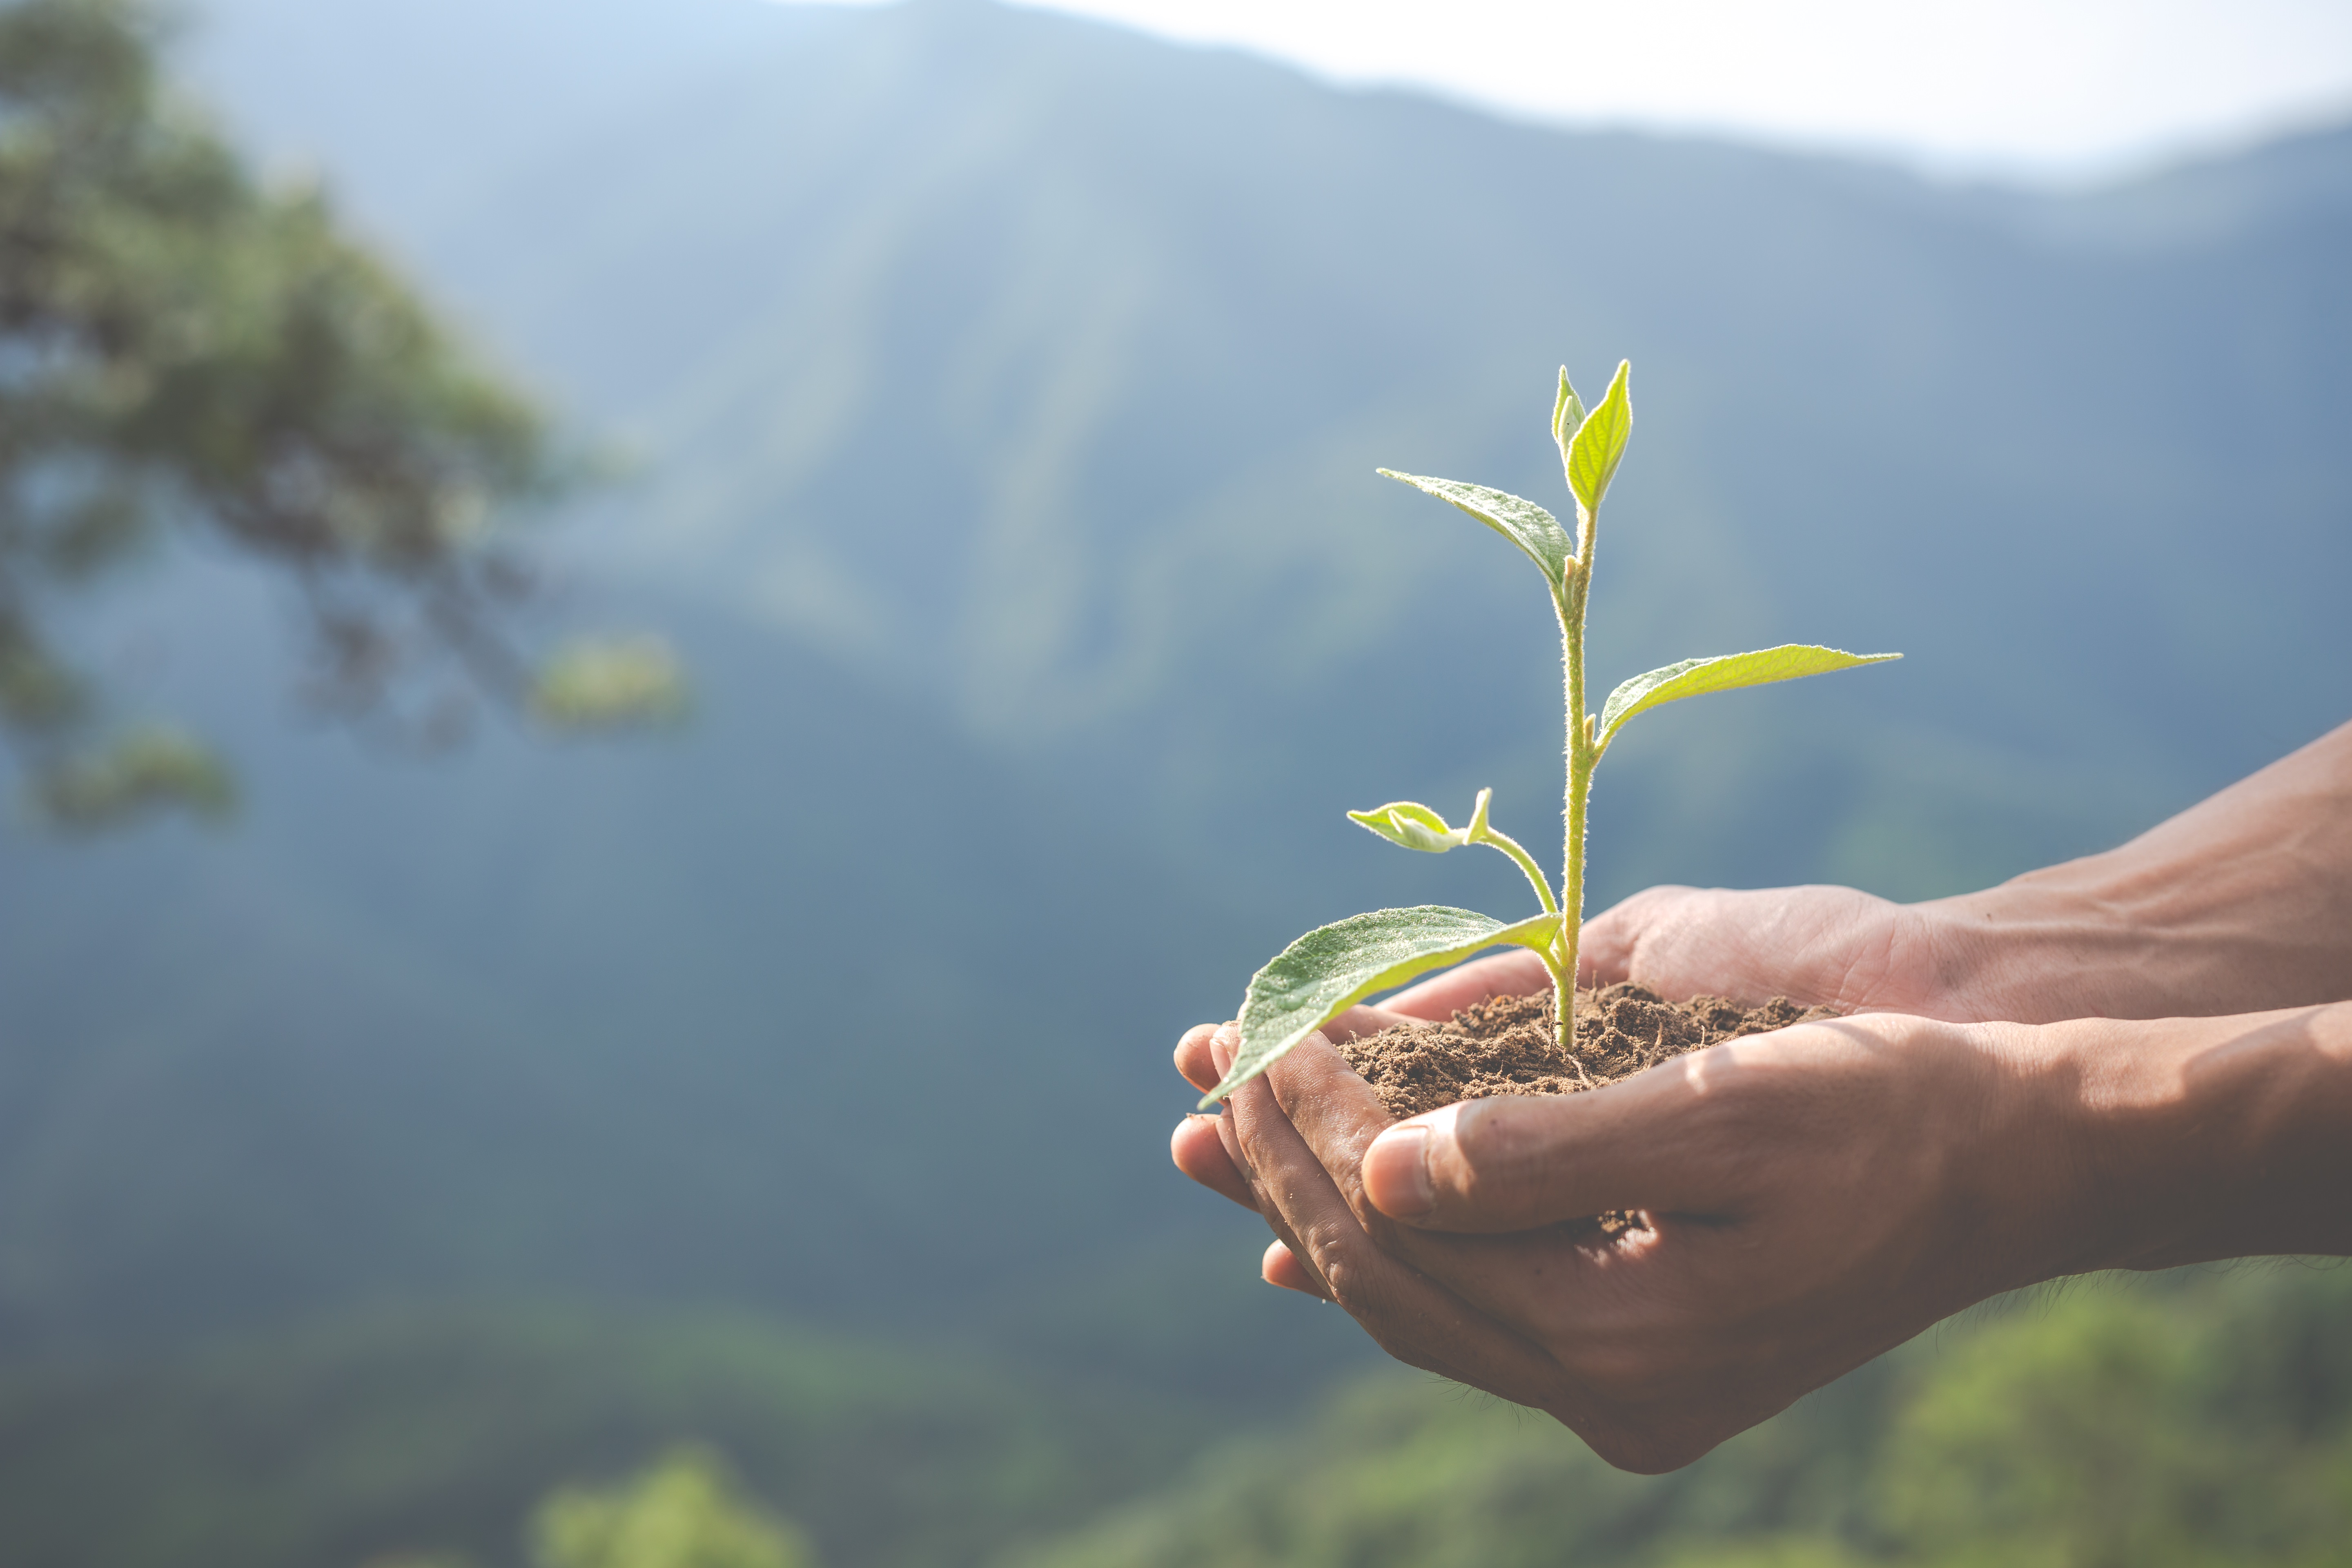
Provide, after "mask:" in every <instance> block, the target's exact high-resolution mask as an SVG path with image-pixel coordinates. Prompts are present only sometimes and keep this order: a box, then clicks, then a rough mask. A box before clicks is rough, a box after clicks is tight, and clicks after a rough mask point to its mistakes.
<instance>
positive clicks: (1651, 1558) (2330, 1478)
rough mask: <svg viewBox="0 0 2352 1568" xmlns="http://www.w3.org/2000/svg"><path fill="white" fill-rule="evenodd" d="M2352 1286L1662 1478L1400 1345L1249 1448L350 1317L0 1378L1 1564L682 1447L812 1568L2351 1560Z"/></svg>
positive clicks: (1908, 1369)
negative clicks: (780, 1520)
mask: <svg viewBox="0 0 2352 1568" xmlns="http://www.w3.org/2000/svg"><path fill="white" fill-rule="evenodd" d="M2347 1309H2352V1277H2347V1274H2346V1273H2345V1272H2344V1271H2342V1270H2314V1269H2310V1268H2298V1267H2290V1268H2277V1269H2267V1268H2266V1269H2255V1270H2245V1271H2239V1272H2235V1273H2226V1272H2214V1271H2205V1272H2200V1273H2192V1274H2189V1275H2185V1276H2173V1277H2167V1278H2161V1279H2156V1280H2152V1281H2149V1280H2142V1281H2137V1282H2133V1283H2129V1284H2126V1283H2123V1282H2119V1281H2115V1280H2105V1281H2098V1282H2093V1283H2089V1284H2087V1285H2084V1286H2079V1287H2076V1288H2074V1289H2068V1290H2066V1291H2063V1292H2060V1293H2056V1294H2042V1295H2040V1296H2035V1297H2030V1298H2027V1299H2025V1300H2018V1301H2011V1302H2009V1303H2005V1304H2003V1305H2002V1306H2000V1308H1998V1309H1996V1310H1990V1311H1985V1312H1979V1313H1975V1314H1971V1315H1969V1316H1968V1317H1966V1318H1963V1319H1962V1320H1960V1321H1957V1322H1955V1323H1952V1324H1948V1325H1947V1326H1946V1327H1945V1328H1944V1329H1942V1330H1940V1331H1937V1333H1935V1334H1932V1335H1928V1336H1926V1337H1923V1338H1922V1339H1921V1340H1919V1341H1917V1342H1914V1343H1913V1344H1911V1345H1910V1346H1907V1347H1906V1348H1905V1349H1904V1350H1902V1351H1900V1352H1895V1354H1894V1355H1892V1356H1890V1357H1887V1358H1885V1359H1883V1360H1882V1361H1880V1362H1878V1363H1874V1364H1873V1365H1871V1366H1869V1367H1865V1368H1864V1369H1862V1370H1861V1371H1859V1372H1857V1373H1853V1374H1852V1375H1850V1376H1848V1377H1847V1378H1845V1379H1843V1381H1841V1382H1840V1383H1838V1384H1833V1385H1832V1386H1831V1387H1830V1388H1828V1389H1826V1390H1824V1391H1822V1392H1821V1393H1820V1394H1815V1395H1813V1396H1812V1397H1811V1398H1809V1399H1807V1400H1805V1401H1803V1402H1801V1403H1800V1404H1799V1405H1796V1406H1795V1407H1794V1408H1792V1409H1790V1411H1788V1412H1786V1413H1784V1414H1783V1415H1780V1416H1778V1417H1776V1418H1775V1419H1773V1420H1772V1421H1770V1422H1769V1423H1767V1424H1766V1425H1765V1426H1761V1427H1759V1428H1757V1429H1756V1430H1755V1431H1753V1432H1750V1433H1748V1434H1747V1435H1745V1436H1741V1437H1738V1438H1736V1439H1734V1440H1733V1441H1732V1442H1731V1443H1729V1444H1727V1445H1726V1446H1725V1447H1722V1448H1721V1449H1719V1450H1717V1452H1716V1453H1714V1454H1711V1455H1709V1456H1708V1457H1707V1458H1705V1459H1703V1460H1701V1461H1700V1462H1699V1463H1698V1464H1696V1465H1695V1466H1693V1467H1691V1468H1688V1469H1686V1470H1684V1471H1680V1472H1678V1473H1676V1474H1675V1475H1672V1476H1666V1477H1638V1476H1629V1475H1624V1474H1622V1473H1619V1472H1617V1471H1613V1470H1611V1469H1609V1468H1607V1467H1606V1466H1604V1465H1602V1464H1601V1462H1600V1461H1599V1460H1597V1459H1595V1458H1593V1457H1592V1455H1591V1453H1590V1452H1589V1451H1588V1450H1586V1449H1585V1448H1584V1447H1583V1446H1582V1445H1581V1444H1580V1443H1578V1442H1577V1441H1576V1439H1575V1438H1574V1437H1573V1436H1570V1434H1568V1433H1567V1432H1566V1431H1564V1430H1562V1429H1561V1428H1559V1426H1555V1425H1554V1424H1553V1423H1551V1422H1550V1421H1549V1419H1546V1418H1544V1417H1540V1416H1537V1415H1532V1414H1530V1413H1528V1412H1524V1411H1518V1410H1516V1409H1513V1408H1511V1407H1509V1406H1507V1405H1500V1404H1498V1403H1496V1402H1495V1401H1493V1400H1490V1399H1488V1398H1486V1396H1484V1395H1479V1394H1470V1393H1467V1392H1466V1391H1464V1390H1461V1389H1458V1388H1454V1387H1452V1386H1450V1385H1447V1384H1442V1383H1438V1382H1436V1381H1434V1380H1432V1379H1429V1378H1427V1377H1423V1376H1420V1375H1418V1374H1412V1373H1403V1372H1402V1371H1400V1370H1397V1369H1390V1370H1387V1371H1383V1372H1380V1373H1371V1374H1367V1375H1364V1376H1362V1377H1360V1378H1358V1379H1356V1380H1355V1381H1353V1382H1351V1383H1350V1384H1348V1385H1347V1386H1345V1387H1343V1388H1341V1389H1339V1390H1338V1391H1336V1392H1335V1393H1333V1394H1330V1395H1329V1396H1328V1398H1326V1399H1324V1400H1321V1401H1319V1402H1318V1407H1317V1408H1316V1409H1315V1410H1314V1411H1313V1412H1312V1413H1311V1414H1310V1415H1307V1417H1306V1418H1304V1419H1299V1420H1295V1421H1289V1422H1285V1423H1282V1424H1279V1425H1276V1426H1272V1427H1265V1426H1256V1429H1254V1430H1247V1431H1245V1432H1244V1433H1243V1434H1242V1435H1238V1436H1236V1435H1234V1433H1235V1430H1236V1428H1247V1427H1251V1426H1254V1425H1255V1423H1256V1422H1257V1419H1258V1418H1257V1416H1256V1415H1255V1412H1254V1411H1253V1410H1251V1409H1250V1408H1249V1407H1247V1406H1240V1407H1237V1406H1235V1405H1234V1404H1233V1403H1232V1402H1231V1401H1230V1400H1227V1399H1220V1398H1216V1397H1213V1396H1209V1397H1191V1398H1185V1397H1177V1396H1171V1395H1169V1394H1157V1395H1139V1394H1137V1393H1136V1392H1134V1391H1133V1390H1130V1389H1122V1388H1114V1387H1107V1386H1105V1385H1104V1384H1101V1383H1099V1382H1098V1381H1097V1380H1095V1379H1092V1378H1082V1379H1071V1378H1067V1377H1060V1376H1055V1375H1053V1374H1050V1373H1041V1372H1039V1371H1038V1370H1037V1369H1036V1368H1035V1367H1034V1366H1024V1365H1023V1364H1021V1363H1007V1362H1005V1361H1003V1360H1001V1359H998V1358H993V1357H990V1356H985V1355H975V1354H973V1353H972V1352H971V1351H970V1349H969V1348H968V1347H957V1346H953V1345H949V1344H942V1343H940V1342H923V1341H913V1342H909V1341H908V1340H905V1339H898V1340H894V1341H887V1342H886V1341H878V1340H876V1339H874V1338H872V1337H870V1336H858V1335H846V1334H841V1333H826V1332H818V1331H810V1330H807V1329H805V1328H799V1327H793V1326H792V1325H789V1324H783V1323H779V1322H776V1321H769V1320H761V1319H757V1318H751V1317H746V1316H742V1315H740V1314H713V1313H708V1312H705V1313H679V1312H668V1313H646V1312H637V1313H624V1312H615V1311H614V1310H609V1309H608V1310H579V1309H552V1308H546V1307H539V1308H529V1307H517V1306H511V1305H510V1306H508V1307H504V1308H500V1309H496V1310H488V1309H482V1308H476V1309H470V1310H462V1311H452V1310H438V1311H409V1312H378V1313H375V1314H372V1315H369V1316H366V1317H363V1318H361V1319H359V1320H356V1321H347V1322H345V1323H343V1324H341V1325H338V1326H334V1327H331V1328H324V1329H310V1330H304V1331H278V1332H276V1333H273V1334H271V1335H268V1336H267V1337H260V1336H247V1337H244V1338H240V1339H237V1340H234V1341H231V1342H225V1343H221V1344H218V1345H215V1346H212V1347H209V1348H206V1349H203V1350H200V1351H194V1352H178V1353H174V1354H169V1355H157V1354H148V1355H143V1356H118V1357H115V1358H112V1359H110V1360H107V1361H103V1362H91V1361H85V1362H81V1363H67V1364H53V1365H47V1366H34V1367H26V1366H22V1365H19V1366H17V1367H16V1368H14V1369H10V1370H5V1371H0V1558H5V1561H7V1562H8V1563H12V1564H17V1563H22V1564H26V1565H29V1568H75V1565H79V1564H86V1563H87V1564H105V1565H107V1568H145V1565H147V1564H154V1565H156V1568H165V1565H169V1568H213V1565H215V1564H217V1565H219V1568H232V1565H233V1568H315V1565H318V1564H334V1563H345V1564H352V1565H355V1568H356V1565H357V1564H362V1563H377V1562H383V1561H385V1560H386V1559H387V1555H388V1554H392V1553H415V1554H418V1555H423V1554H425V1553H432V1554H435V1555H436V1558H439V1559H443V1560H446V1558H448V1557H453V1556H454V1557H456V1558H457V1560H459V1561H462V1562H464V1563H469V1564H471V1565H472V1568H520V1564H521V1563H522V1562H523V1557H522V1552H521V1541H522V1524H523V1521H525V1520H526V1519H527V1518H529V1517H530V1512H531V1510H532V1508H533V1505H534V1504H535V1503H536V1502H537V1501H538V1500H540V1499H541V1498H543V1497H544V1496H546V1495H547V1494H548V1493H549V1492H550V1491H551V1490H552V1489H555V1488H557V1487H560V1486H564V1485H571V1484H579V1483H583V1482H587V1483H598V1484H602V1483H605V1482H609V1481H611V1480H614V1479H618V1478H621V1477H624V1476H626V1475H628V1474H630V1473H632V1472H634V1471H636V1470H637V1469H639V1468H640V1467H642V1466H644V1465H646V1464H647V1463H648V1462H649V1461H651V1460H653V1459H654V1458H656V1457H657V1456H659V1455H661V1454H663V1453H665V1452H667V1451H670V1450H672V1449H674V1448H675V1447H676V1446H677V1445H678V1444H680V1443H686V1442H691V1443H695V1444H698V1445H701V1446H704V1447H707V1448H708V1449H709V1450H711V1451H713V1452H715V1453H717V1454H718V1455H719V1456H721V1457H722V1458H723V1459H724V1460H725V1461H726V1462H727V1463H728V1465H729V1467H730V1468H731V1469H732V1470H733V1472H734V1473H735V1474H736V1476H738V1477H739V1478H740V1483H741V1485H742V1487H743V1489H744V1490H745V1491H746V1492H747V1493H748V1494H749V1495H750V1496H751V1498H752V1499H754V1500H757V1501H758V1502H759V1503H761V1504H762V1505H764V1506H766V1507H768V1508H770V1509H772V1510H776V1511H778V1512H780V1513H782V1515H784V1516H785V1517H787V1518H789V1519H790V1520H792V1521H794V1522H795V1523H796V1524H798V1525H799V1526H800V1527H801V1528H803V1530H805V1531H807V1532H808V1533H809V1535H810V1536H811V1537H812V1539H813V1540H814V1542H815V1544H816V1546H817V1548H818V1550H819V1552H820V1555H821V1560H822V1561H823V1562H824V1563H827V1564H830V1565H832V1568H882V1565H886V1564H887V1565H905V1568H918V1565H922V1568H929V1565H940V1568H945V1565H949V1564H971V1565H974V1568H981V1565H986V1568H1080V1565H1084V1568H1258V1565H1261V1564H1263V1565H1266V1568H1273V1565H1275V1564H1280V1565H1282V1568H1326V1565H1329V1568H1338V1565H1341V1564H1345V1565H1349V1568H1437V1565H1441V1564H1444V1565H1451V1564H1456V1563H1475V1564H1478V1565H1479V1568H1516V1565H1519V1564H1525V1565H1527V1568H1538V1565H1551V1564H1559V1563H1570V1564H1575V1565H1577V1568H1702V1565H1711V1568H1863V1565H1864V1564H1885V1565H1887V1568H1958V1565H1961V1564H1986V1565H1990V1564H1994V1563H2000V1564H2031V1565H2041V1564H2047V1565H2049V1568H2078V1565H2083V1564H2099V1563H2117V1564H2130V1565H2131V1568H2189V1565H2195V1568H2204V1565H2207V1564H2221V1563H2231V1564H2256V1565H2261V1568H2340V1565H2341V1564H2343V1563H2347V1562H2352V1552H2347V1540H2352V1359H2347V1342H2346V1339H2345V1336H2344V1333H2343V1326H2344V1323H2345V1321H2346V1314H2347ZM1218 1434H1222V1435H1223V1440H1221V1441H1217V1442H1214V1443H1213V1444H1211V1445H1209V1446H1208V1447H1207V1448H1206V1451H1205V1452H1202V1451H1200V1450H1201V1448H1202V1439H1203V1438H1206V1437H1209V1436H1213V1435H1218Z"/></svg>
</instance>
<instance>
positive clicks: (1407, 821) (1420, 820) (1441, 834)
mask: <svg viewBox="0 0 2352 1568" xmlns="http://www.w3.org/2000/svg"><path fill="white" fill-rule="evenodd" d="M1348 820H1349V821H1350V822H1354V823H1359V824H1360V825H1362V826H1366V827H1369V828H1370V829H1371V830H1372V831H1373V832H1375V833H1377V834H1379V835H1380V836H1381V837H1383V838H1385V839H1387V840H1388V841H1389V842H1390V843H1391V844H1401V845H1402V846H1404V847H1406V848H1407V849H1419V850H1421V851H1423V853H1425V854H1430V855H1443V854H1444V853H1445V852H1446V851H1447V850H1448V849H1458V848H1460V847H1462V846H1463V845H1465V844H1467V843H1468V842H1470V840H1469V838H1468V837H1467V836H1466V835H1465V834H1464V833H1462V832H1460V831H1458V830H1456V829H1454V828H1452V827H1449V826H1446V823H1445V818H1444V817H1442V816H1438V815H1437V813H1435V812H1433V811H1432V810H1430V809H1429V807H1427V806H1425V805H1419V804H1417V803H1415V802H1413V801H1410V800H1398V801H1391V802H1390V803H1389V804H1388V805H1380V806H1374V807H1373V808H1372V809H1371V810H1370V811H1351V812H1349V814H1348Z"/></svg>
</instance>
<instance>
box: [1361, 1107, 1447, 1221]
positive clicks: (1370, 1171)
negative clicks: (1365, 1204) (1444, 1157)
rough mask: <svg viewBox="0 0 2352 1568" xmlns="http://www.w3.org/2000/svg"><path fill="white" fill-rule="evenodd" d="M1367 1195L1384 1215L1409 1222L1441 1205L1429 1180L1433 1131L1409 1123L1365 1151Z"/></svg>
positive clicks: (1396, 1128)
mask: <svg viewBox="0 0 2352 1568" xmlns="http://www.w3.org/2000/svg"><path fill="white" fill-rule="evenodd" d="M1364 1195H1365V1196H1366V1197H1368V1198H1370V1199H1371V1200H1372V1206H1373V1207H1374V1208H1376V1209H1378V1210H1380V1211H1381V1213H1382V1214H1384V1215H1394V1216H1395V1217H1397V1218H1399V1219H1409V1218H1411V1217H1412V1216H1413V1215H1422V1214H1427V1213H1428V1212H1429V1211H1430V1210H1431V1209H1432V1208H1433V1207H1434V1206H1435V1205H1436V1203H1437V1190H1436V1189H1435V1188H1434V1187H1433V1186H1432V1185H1431V1184H1430V1181H1429V1129H1428V1128H1426V1127H1424V1126H1423V1125H1421V1124H1420V1123H1418V1122H1412V1121H1408V1122H1406V1123H1405V1124H1404V1125H1403V1126H1402V1127H1391V1128H1390V1129H1389V1130H1388V1131H1385V1132H1383V1133H1381V1135H1380V1136H1379V1137H1377V1138H1375V1139H1373V1140H1372V1146H1371V1147H1370V1148H1369V1149H1367V1150H1365V1151H1364Z"/></svg>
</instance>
